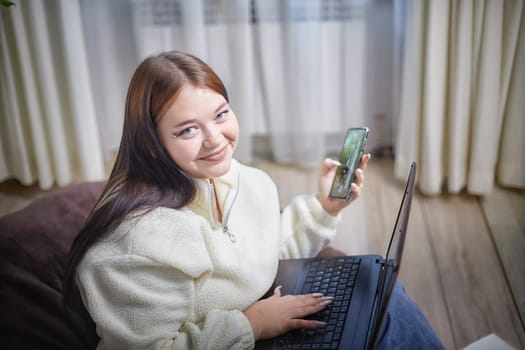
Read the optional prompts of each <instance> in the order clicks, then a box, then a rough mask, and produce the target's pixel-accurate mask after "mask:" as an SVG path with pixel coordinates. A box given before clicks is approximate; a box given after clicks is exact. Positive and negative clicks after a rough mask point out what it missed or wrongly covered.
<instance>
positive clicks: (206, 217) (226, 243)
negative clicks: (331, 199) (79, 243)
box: [77, 161, 339, 350]
mask: <svg viewBox="0 0 525 350" xmlns="http://www.w3.org/2000/svg"><path fill="white" fill-rule="evenodd" d="M215 182H216V189H217V192H218V198H219V202H220V204H221V208H222V209H223V213H224V216H223V217H224V219H225V221H226V220H227V222H224V225H223V224H221V223H219V222H216V221H215V220H214V218H213V215H212V210H211V205H212V203H213V202H212V196H211V190H212V188H211V187H210V185H209V183H208V182H207V181H197V183H198V186H197V196H196V199H195V200H194V201H193V202H192V203H191V204H190V205H189V206H188V207H187V208H184V209H182V210H173V209H168V208H157V209H154V210H152V211H150V212H148V213H146V214H144V215H142V216H135V217H134V218H130V219H128V220H126V221H125V222H123V223H122V224H121V225H120V226H119V227H118V228H117V229H116V230H115V231H114V232H113V233H112V234H111V235H110V236H109V237H108V238H106V239H104V240H102V241H100V242H98V243H97V244H95V245H94V246H93V247H92V248H91V249H90V250H89V251H88V253H87V254H86V256H85V257H84V259H83V260H82V261H81V264H80V266H79V269H78V275H77V283H78V286H79V288H80V292H81V294H82V298H83V300H84V303H85V305H86V307H87V309H88V311H89V313H90V314H91V316H92V318H93V320H94V321H95V323H96V324H97V332H98V334H99V336H100V337H101V339H102V340H101V341H100V343H99V346H98V349H214V350H216V349H252V348H253V347H254V336H253V332H252V329H251V327H250V323H249V321H248V319H247V318H246V317H245V316H244V314H243V313H242V310H245V309H246V308H247V307H248V306H250V305H251V304H252V303H254V302H255V301H257V300H258V299H259V298H261V296H263V295H264V293H265V292H267V291H268V289H269V288H270V286H271V284H272V282H273V280H274V277H275V274H276V270H277V264H278V259H279V258H292V257H293V258H298V257H306V256H313V255H315V254H316V253H318V252H319V251H320V250H321V249H322V247H324V246H325V245H326V244H327V243H328V242H329V241H330V240H331V239H333V237H334V235H335V226H336V224H337V222H338V220H339V218H338V217H332V216H330V215H329V214H327V213H326V212H325V211H324V210H323V208H322V207H321V205H320V203H319V202H318V201H317V199H316V198H315V196H314V195H307V196H300V197H296V198H295V199H294V200H293V201H292V203H291V204H290V205H289V206H288V207H286V208H285V209H284V211H283V212H282V214H281V213H280V206H279V201H278V196H277V191H276V188H275V185H274V184H273V182H272V181H271V179H270V178H269V177H268V176H267V175H266V174H265V173H263V172H262V171H260V170H257V169H255V168H251V167H247V166H245V165H242V164H240V163H238V162H236V161H233V163H232V168H231V170H230V171H229V172H228V173H227V174H226V175H224V176H223V177H221V178H218V179H216V180H215ZM225 225H227V228H228V231H229V234H225V227H223V226H225ZM233 241H235V242H233Z"/></svg>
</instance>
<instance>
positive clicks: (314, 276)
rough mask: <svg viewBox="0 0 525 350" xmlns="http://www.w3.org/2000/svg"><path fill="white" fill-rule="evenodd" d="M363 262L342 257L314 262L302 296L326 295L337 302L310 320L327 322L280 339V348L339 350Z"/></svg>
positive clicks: (308, 273) (310, 266)
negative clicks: (322, 325)
mask: <svg viewBox="0 0 525 350" xmlns="http://www.w3.org/2000/svg"><path fill="white" fill-rule="evenodd" d="M359 263H360V259H359V258H356V257H341V258H336V259H334V258H331V259H319V260H312V261H311V262H310V264H309V265H308V272H307V275H306V278H305V281H304V284H303V288H302V290H301V291H300V294H308V293H323V295H325V296H333V297H334V300H333V302H332V303H331V304H329V305H328V306H327V307H326V308H325V309H324V310H322V311H321V312H319V313H317V314H314V315H312V316H310V317H308V318H309V319H315V320H319V321H324V322H326V323H327V324H326V326H325V327H322V328H318V329H298V330H294V331H291V332H289V333H287V334H285V335H284V336H283V337H281V338H280V339H279V341H278V348H279V349H289V350H292V349H293V350H295V349H337V348H338V346H339V342H340V340H341V337H342V334H343V328H344V322H345V319H346V315H347V312H348V307H349V306H350V299H351V298H352V292H353V286H354V283H355V280H356V277H357V272H358V269H359Z"/></svg>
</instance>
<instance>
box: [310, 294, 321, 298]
mask: <svg viewBox="0 0 525 350" xmlns="http://www.w3.org/2000/svg"><path fill="white" fill-rule="evenodd" d="M312 296H313V297H316V298H319V297H322V296H323V293H312Z"/></svg>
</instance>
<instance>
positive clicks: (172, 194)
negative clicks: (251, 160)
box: [63, 51, 228, 305]
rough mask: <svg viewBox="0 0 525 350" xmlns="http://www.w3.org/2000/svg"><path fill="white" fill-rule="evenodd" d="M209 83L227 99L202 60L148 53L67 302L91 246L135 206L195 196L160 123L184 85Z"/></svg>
mask: <svg viewBox="0 0 525 350" xmlns="http://www.w3.org/2000/svg"><path fill="white" fill-rule="evenodd" d="M187 83H189V84H192V85H193V86H196V87H204V88H209V89H211V90H213V91H215V92H217V93H219V94H221V95H222V96H223V97H224V98H225V99H226V101H228V94H227V92H226V89H225V87H224V85H223V83H222V82H221V80H220V79H219V77H218V76H217V75H216V74H215V72H214V71H213V70H212V69H211V68H210V67H209V66H208V65H207V64H206V63H204V62H203V61H202V60H200V59H198V58H197V57H194V56H192V55H188V54H185V53H182V52H176V51H172V52H165V53H162V54H159V55H157V56H152V57H149V58H146V59H145V60H144V61H142V63H140V65H139V66H138V67H137V69H136V70H135V73H134V74H133V77H132V79H131V82H130V85H129V89H128V94H127V98H126V108H125V115H124V127H123V133H122V138H121V141H120V147H119V151H118V155H117V158H116V161H115V165H114V166H113V170H112V171H111V175H110V177H109V180H108V182H107V184H106V187H105V188H104V191H103V192H102V194H101V196H100V198H99V199H98V201H97V204H96V205H95V208H94V209H93V211H92V212H91V214H90V216H89V217H88V219H87V222H86V224H85V226H84V227H83V229H82V230H81V231H80V232H79V234H78V235H77V237H76V238H75V240H74V242H73V244H72V246H71V249H70V251H69V256H68V262H67V266H66V271H65V276H64V288H63V294H64V301H65V303H66V305H68V304H69V303H70V302H72V299H74V298H75V294H78V291H77V290H76V287H75V275H76V271H77V267H78V264H79V263H80V261H81V260H82V258H83V256H84V255H85V253H86V252H87V251H88V250H89V248H90V247H91V246H92V245H93V244H94V243H95V242H97V241H98V240H99V239H100V238H102V237H104V236H107V235H109V234H110V233H111V232H112V231H113V230H115V229H116V228H117V227H118V226H119V225H120V224H121V223H122V222H123V221H124V220H125V219H126V217H127V216H128V215H129V214H130V213H132V212H133V211H136V210H137V209H146V210H151V209H153V208H156V207H159V206H163V207H169V208H174V209H177V208H181V207H183V206H185V205H186V204H188V203H189V202H190V201H191V200H192V199H193V197H194V195H195V184H194V182H193V179H192V178H191V177H190V176H189V175H188V174H186V173H185V172H184V171H182V169H181V168H179V166H178V165H177V164H176V163H175V161H174V160H173V159H172V158H171V157H170V155H169V153H168V152H167V151H166V149H165V148H164V147H163V145H162V144H161V142H160V140H159V138H158V136H157V133H156V124H157V122H158V120H159V119H160V117H162V115H163V113H164V112H165V111H166V110H167V109H168V108H169V107H170V105H171V104H172V102H173V101H174V99H175V98H176V96H177V93H178V91H179V90H180V88H181V87H182V86H183V85H184V84H187Z"/></svg>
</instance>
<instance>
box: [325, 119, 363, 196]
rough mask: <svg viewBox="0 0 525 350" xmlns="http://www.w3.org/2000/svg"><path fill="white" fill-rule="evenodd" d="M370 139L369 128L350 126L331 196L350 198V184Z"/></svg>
mask: <svg viewBox="0 0 525 350" xmlns="http://www.w3.org/2000/svg"><path fill="white" fill-rule="evenodd" d="M367 139H368V128H367V127H362V128H350V129H348V131H347V132H346V136H345V140H344V142H343V149H342V150H341V154H340V155H339V163H341V165H338V166H337V169H336V171H335V176H334V182H333V183H332V188H331V189H330V194H329V197H330V198H335V199H341V200H345V201H347V200H349V199H350V197H351V195H352V193H351V192H350V185H351V184H352V182H354V177H355V171H356V169H357V168H358V167H359V161H360V160H361V155H362V154H363V150H364V148H365V145H366V140H367Z"/></svg>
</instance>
